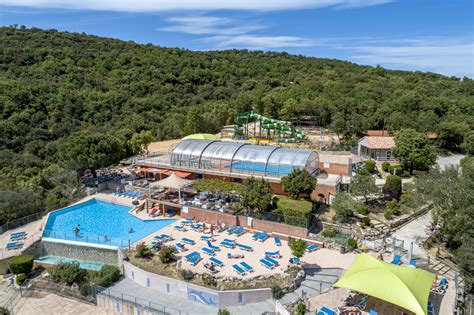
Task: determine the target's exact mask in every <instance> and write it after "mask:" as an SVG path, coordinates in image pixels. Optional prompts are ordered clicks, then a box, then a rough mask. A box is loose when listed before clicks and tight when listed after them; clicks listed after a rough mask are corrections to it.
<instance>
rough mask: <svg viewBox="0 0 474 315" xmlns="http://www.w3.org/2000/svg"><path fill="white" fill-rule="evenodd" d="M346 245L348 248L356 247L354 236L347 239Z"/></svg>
mask: <svg viewBox="0 0 474 315" xmlns="http://www.w3.org/2000/svg"><path fill="white" fill-rule="evenodd" d="M347 247H348V248H350V249H355V248H356V247H357V241H356V240H355V239H354V238H352V237H351V238H348V239H347Z"/></svg>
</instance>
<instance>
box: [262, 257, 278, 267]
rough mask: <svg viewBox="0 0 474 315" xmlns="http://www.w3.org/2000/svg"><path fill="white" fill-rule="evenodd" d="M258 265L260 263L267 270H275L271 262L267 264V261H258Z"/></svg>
mask: <svg viewBox="0 0 474 315" xmlns="http://www.w3.org/2000/svg"><path fill="white" fill-rule="evenodd" d="M260 263H261V264H262V265H263V266H264V267H266V268H268V269H273V268H275V265H274V264H272V263H271V262H269V261H268V260H267V259H260Z"/></svg>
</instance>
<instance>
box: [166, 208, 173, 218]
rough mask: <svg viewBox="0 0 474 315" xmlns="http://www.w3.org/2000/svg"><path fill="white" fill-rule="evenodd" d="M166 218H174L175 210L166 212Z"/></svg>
mask: <svg viewBox="0 0 474 315" xmlns="http://www.w3.org/2000/svg"><path fill="white" fill-rule="evenodd" d="M165 216H166V217H172V216H174V210H173V209H170V210H168V211H166V215H165Z"/></svg>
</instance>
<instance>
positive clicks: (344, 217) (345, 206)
mask: <svg viewBox="0 0 474 315" xmlns="http://www.w3.org/2000/svg"><path fill="white" fill-rule="evenodd" d="M357 204H358V203H357V201H355V200H354V199H352V197H351V196H350V195H349V194H348V193H344V192H340V193H338V194H337V195H336V198H334V201H333V202H332V204H331V207H332V208H333V209H334V210H335V211H336V219H337V220H338V221H339V222H341V223H347V222H349V221H350V218H351V217H352V216H353V215H354V211H353V210H354V209H355V208H356V207H357Z"/></svg>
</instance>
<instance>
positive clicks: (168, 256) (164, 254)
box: [158, 246, 174, 264]
mask: <svg viewBox="0 0 474 315" xmlns="http://www.w3.org/2000/svg"><path fill="white" fill-rule="evenodd" d="M158 256H159V257H160V260H161V262H162V263H165V264H167V263H169V262H171V261H172V260H173V259H174V249H173V248H172V247H171V246H165V247H163V248H162V249H161V250H160V252H159V253H158Z"/></svg>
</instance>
